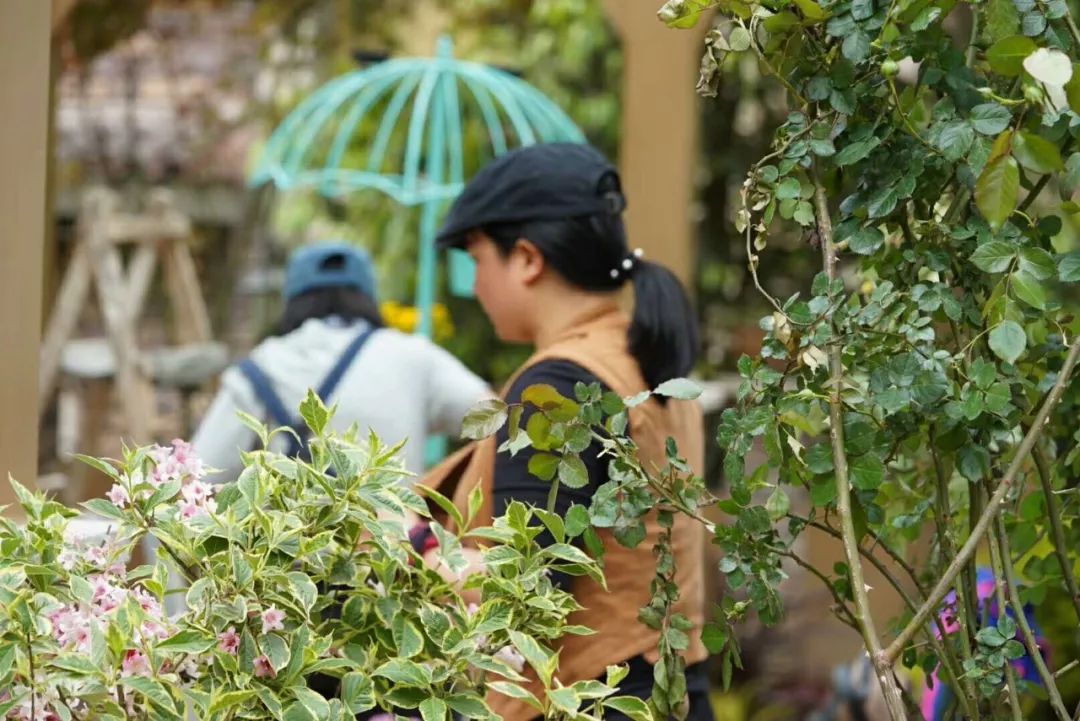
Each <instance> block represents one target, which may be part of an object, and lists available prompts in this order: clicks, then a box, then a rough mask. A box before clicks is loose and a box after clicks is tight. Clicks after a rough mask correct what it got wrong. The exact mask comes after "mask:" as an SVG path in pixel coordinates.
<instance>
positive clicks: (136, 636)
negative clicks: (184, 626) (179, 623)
mask: <svg viewBox="0 0 1080 721" xmlns="http://www.w3.org/2000/svg"><path fill="white" fill-rule="evenodd" d="M87 580H88V581H89V582H90V585H91V587H92V588H93V598H92V599H91V601H90V603H89V604H85V603H79V604H68V605H64V606H61V607H60V608H59V609H57V610H56V611H53V612H52V613H50V614H49V615H48V619H49V622H50V623H51V624H52V627H53V635H54V637H55V638H56V642H57V643H59V644H60V646H61V647H63V648H64V649H66V650H73V651H76V652H79V653H90V645H91V639H92V638H93V633H94V630H95V629H96V630H98V631H101V632H104V630H105V627H106V624H107V623H108V621H109V617H110V615H111V614H112V613H113V612H114V611H115V610H116V609H117V608H119V607H120V605H121V604H122V603H124V601H125V600H127V599H128V598H131V599H133V600H134V601H135V602H136V603H138V604H139V606H140V608H142V610H143V612H144V613H145V614H146V616H147V618H146V620H144V621H143V623H142V624H140V625H139V627H138V628H135V629H134V633H133V638H132V639H131V640H132V645H135V646H138V645H141V644H142V643H143V642H144V641H153V640H161V639H165V638H168V637H169V636H170V635H172V631H171V630H170V629H169V628H168V626H167V621H166V620H165V618H164V613H163V610H162V608H161V604H160V603H159V602H158V600H157V598H155V597H154V596H153V595H152V594H151V593H149V592H148V591H147V590H146V589H144V588H133V589H129V588H126V587H124V586H123V585H120V584H119V583H117V582H118V581H119V580H120V579H119V578H118V577H115V576H111V575H109V574H104V573H102V574H98V575H96V576H91V577H90V578H89V579H87ZM121 671H122V673H123V675H125V676H138V675H147V674H149V673H150V667H149V661H148V660H147V658H146V656H145V655H144V654H142V653H141V652H139V651H136V650H130V651H128V652H127V654H126V656H125V657H124V660H123V662H122V666H121Z"/></svg>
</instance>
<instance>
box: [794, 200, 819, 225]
mask: <svg viewBox="0 0 1080 721" xmlns="http://www.w3.org/2000/svg"><path fill="white" fill-rule="evenodd" d="M791 218H792V220H794V221H795V222H796V223H798V224H799V225H801V226H803V227H804V228H805V227H808V226H811V225H813V224H814V206H812V205H810V203H809V202H807V201H805V200H800V201H799V202H798V204H797V205H796V206H795V212H794V213H792V214H791Z"/></svg>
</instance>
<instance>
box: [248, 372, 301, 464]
mask: <svg viewBox="0 0 1080 721" xmlns="http://www.w3.org/2000/svg"><path fill="white" fill-rule="evenodd" d="M236 367H237V370H239V371H240V372H241V373H243V374H244V377H245V378H247V379H248V383H250V384H251V388H252V390H254V391H255V395H256V396H257V397H258V399H259V402H260V403H262V404H263V407H264V408H266V410H267V411H268V412H269V413H270V417H271V418H273V419H274V423H276V424H278V425H279V426H287V427H289V428H292V429H293V430H294V431H297V430H298V429H297V427H296V422H295V421H294V420H293V418H292V415H291V414H290V413H289V411H287V410H286V409H285V404H284V403H282V402H281V396H279V395H278V394H277V392H276V391H275V390H274V385H273V384H272V383H271V382H270V378H269V377H267V375H266V373H264V372H263V369H262V368H260V367H259V364H258V363H256V362H255V361H253V360H252V359H251V358H245V359H244V360H242V361H240V363H238V364H237V366H236ZM299 449H300V446H299V444H298V443H297V441H296V439H295V438H294V437H292V436H291V435H290V436H289V447H288V451H287V454H288V456H289V457H290V458H291V457H293V456H295V455H296V453H297V452H298V451H299Z"/></svg>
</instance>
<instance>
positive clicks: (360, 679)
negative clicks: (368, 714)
mask: <svg viewBox="0 0 1080 721" xmlns="http://www.w3.org/2000/svg"><path fill="white" fill-rule="evenodd" d="M341 701H342V703H344V704H345V707H346V708H348V709H349V711H351V712H352V713H355V714H358V713H363V712H364V711H367V710H368V709H370V708H372V707H374V706H375V697H374V689H373V686H372V684H371V679H370V678H368V677H367V676H365V675H364V674H362V673H360V672H358V671H352V672H349V673H347V674H345V675H344V676H342V677H341Z"/></svg>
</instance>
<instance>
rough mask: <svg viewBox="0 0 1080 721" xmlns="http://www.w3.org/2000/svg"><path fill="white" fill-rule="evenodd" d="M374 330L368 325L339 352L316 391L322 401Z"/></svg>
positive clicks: (330, 392)
mask: <svg viewBox="0 0 1080 721" xmlns="http://www.w3.org/2000/svg"><path fill="white" fill-rule="evenodd" d="M376 330H378V329H377V328H376V327H375V326H373V325H369V326H368V327H367V328H365V329H364V330H363V331H362V332H361V333H360V335H358V336H356V338H354V339H353V341H352V342H351V343H349V345H348V347H347V348H345V351H344V352H343V353H342V354H341V357H340V358H338V361H337V363H335V364H334V367H333V368H331V369H330V372H329V373H327V374H326V377H325V378H323V381H322V383H320V384H319V388H318V390H317V391H316V393H318V394H319V398H321V399H322V400H323V402H324V403H326V402H328V401H329V399H330V396H331V395H333V393H334V391H335V390H336V389H337V387H338V384H339V383H341V379H342V378H344V377H345V371H347V370H349V366H350V365H352V362H353V361H354V360H355V359H356V356H357V355H359V354H360V351H361V349H363V347H364V345H365V344H366V343H367V342H368V339H370V338H371V336H372V335H374V334H375V331H376Z"/></svg>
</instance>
